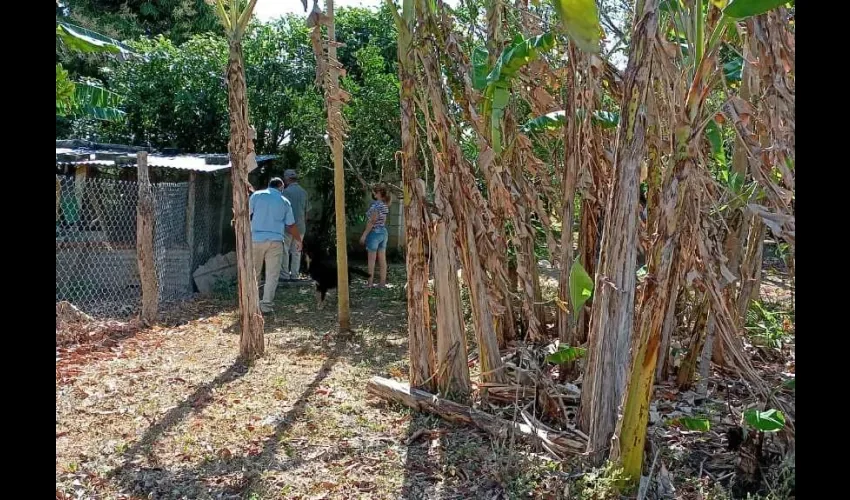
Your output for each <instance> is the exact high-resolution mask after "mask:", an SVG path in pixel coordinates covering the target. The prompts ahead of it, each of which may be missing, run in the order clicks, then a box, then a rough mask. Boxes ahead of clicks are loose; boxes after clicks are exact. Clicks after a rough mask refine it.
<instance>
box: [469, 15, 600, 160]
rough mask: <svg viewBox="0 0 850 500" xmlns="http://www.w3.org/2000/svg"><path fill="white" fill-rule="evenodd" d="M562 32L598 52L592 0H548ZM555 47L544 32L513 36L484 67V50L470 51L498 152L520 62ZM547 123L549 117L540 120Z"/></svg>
mask: <svg viewBox="0 0 850 500" xmlns="http://www.w3.org/2000/svg"><path fill="white" fill-rule="evenodd" d="M549 3H550V4H551V5H552V7H553V8H554V9H555V13H556V14H557V16H558V18H559V20H560V21H561V23H560V24H561V27H562V29H563V31H564V32H565V33H566V34H567V35H568V36H569V37H570V40H571V41H572V42H573V43H574V44H575V45H576V46H577V47H578V48H579V49H581V50H583V51H585V52H589V53H593V54H595V53H599V50H600V47H599V42H600V39H601V34H602V28H601V26H600V24H599V11H598V9H597V7H596V2H595V0H550V2H549ZM554 46H555V35H554V34H553V33H551V32H550V33H544V34H542V35H538V36H536V37H532V38H523V37H522V36H521V35H517V36H516V37H515V38H514V39H513V41H512V42H511V44H510V45H509V46H508V47H506V48H505V49H504V50H503V51H502V54H501V55H500V56H499V58H498V59H497V60H496V62H495V64H494V65H493V67H492V68H490V67H488V64H487V61H488V52H487V49H486V48H485V47H483V46H481V47H476V48H475V50H474V51H473V53H472V72H473V74H472V82H473V85H474V86H475V88H476V90H479V91H483V92H484V97H485V101H484V117H485V119H486V120H487V121H488V122H489V124H490V145H491V147H492V148H493V151H494V152H495V153H496V154H497V155H498V154H500V153H501V151H502V118H503V117H504V114H505V108H506V107H507V105H508V102H509V101H510V96H511V92H510V85H511V80H512V79H513V77H514V75H516V73H517V71H519V70H520V68H522V67H523V66H524V65H526V64H528V63H530V62H532V61H534V60H536V59H538V58H539V57H540V54H542V53H544V52H547V51H548V50H550V49H551V48H552V47H554ZM541 121H542V122H547V123H549V124H551V120H549V121H547V120H546V119H545V118H544V119H543V120H541Z"/></svg>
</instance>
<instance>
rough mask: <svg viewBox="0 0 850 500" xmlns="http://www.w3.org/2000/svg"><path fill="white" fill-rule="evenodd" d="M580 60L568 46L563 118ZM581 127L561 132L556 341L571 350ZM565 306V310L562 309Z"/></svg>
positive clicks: (574, 124) (572, 101)
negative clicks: (567, 71)
mask: <svg viewBox="0 0 850 500" xmlns="http://www.w3.org/2000/svg"><path fill="white" fill-rule="evenodd" d="M583 60H584V57H583V55H581V54H580V53H579V51H578V50H576V49H575V46H573V45H570V54H569V64H568V66H567V68H568V69H569V71H570V75H569V81H568V82H567V85H568V87H567V90H566V93H567V102H566V103H565V106H564V113H565V116H576V101H577V100H578V98H579V97H578V96H577V95H576V94H577V92H580V91H579V90H578V89H577V88H576V87H578V85H577V84H576V78H577V75H576V73H577V71H578V62H579V61H583ZM580 131H581V124H580V123H578V121H577V120H568V121H567V126H566V127H565V128H564V148H565V151H564V173H563V178H562V180H561V185H562V186H563V201H562V203H563V205H562V207H561V259H560V260H561V274H560V276H559V277H558V298H559V299H560V303H559V304H560V307H558V340H559V341H560V342H561V343H562V344H565V345H568V346H572V347H575V346H576V345H578V343H577V339H576V326H577V324H578V321H577V320H578V318H577V317H576V315H575V314H573V304H572V303H571V301H570V269H571V266H572V263H573V259H574V258H575V257H574V253H575V252H574V250H573V221H574V220H575V198H576V179H577V176H578V168H579V158H578V157H579V155H580V154H581V147H582V146H581V145H580V141H581V132H580ZM565 306H566V307H565ZM574 365H575V363H573V362H568V363H563V364H561V367H560V378H561V380H562V381H563V380H566V378H567V376H568V375H571V374H572V372H573V371H574Z"/></svg>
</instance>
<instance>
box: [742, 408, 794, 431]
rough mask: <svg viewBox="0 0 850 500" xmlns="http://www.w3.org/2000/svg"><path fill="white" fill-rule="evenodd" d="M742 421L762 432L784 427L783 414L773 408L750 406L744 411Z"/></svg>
mask: <svg viewBox="0 0 850 500" xmlns="http://www.w3.org/2000/svg"><path fill="white" fill-rule="evenodd" d="M744 422H746V424H747V425H748V426H750V427H752V428H754V429H756V430H759V431H762V432H776V431H779V430H782V428H783V427H785V415H783V414H782V412H781V411H779V410H776V409H773V408H771V409H769V410H765V411H759V410H757V409H756V408H750V409H748V410H746V411H744Z"/></svg>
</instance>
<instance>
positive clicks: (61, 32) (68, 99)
mask: <svg viewBox="0 0 850 500" xmlns="http://www.w3.org/2000/svg"><path fill="white" fill-rule="evenodd" d="M56 36H57V38H58V39H59V40H60V41H61V43H62V46H64V47H65V48H66V49H67V50H69V51H71V52H79V53H84V54H101V53H106V54H111V55H116V54H117V55H119V56H121V57H125V56H128V55H130V54H131V51H130V49H129V48H128V47H127V46H126V45H124V44H122V43H121V42H119V41H117V40H114V39H112V38H109V37H106V36H103V35H101V34H100V33H95V32H94V31H91V30H87V29H85V28H81V27H79V26H74V25H72V24H69V23H67V22H64V21H57V22H56ZM120 103H121V97H120V96H119V95H118V94H116V93H114V92H111V91H110V90H107V89H106V88H104V87H103V86H102V85H101V84H100V82H98V81H96V80H92V79H86V80H85V81H78V82H76V83H75V82H73V81H72V80H71V78H70V76H69V74H68V71H67V70H65V69H64V67H63V66H62V64H61V63H59V64H57V65H56V115H57V116H63V117H64V116H69V115H73V116H85V117H89V118H94V119H97V120H106V121H114V120H119V119H120V118H122V117H123V116H124V112H123V111H121V110H120V109H118V106H119V104H120Z"/></svg>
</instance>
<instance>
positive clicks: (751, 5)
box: [723, 0, 788, 19]
mask: <svg viewBox="0 0 850 500" xmlns="http://www.w3.org/2000/svg"><path fill="white" fill-rule="evenodd" d="M787 3H788V0H732V1H731V2H729V5H727V6H726V8H725V9H723V14H725V15H726V16H727V17H731V18H733V19H745V18H747V17H752V16H758V15H760V14H764V13H765V12H768V11H770V10H773V9H775V8H777V7H781V6H783V5H785V4H787Z"/></svg>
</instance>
